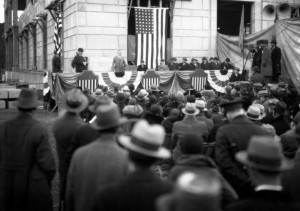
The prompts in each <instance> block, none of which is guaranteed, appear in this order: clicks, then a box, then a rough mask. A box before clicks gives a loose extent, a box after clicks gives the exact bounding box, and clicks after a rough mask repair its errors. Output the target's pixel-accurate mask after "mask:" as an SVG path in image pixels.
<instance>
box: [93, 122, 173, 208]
mask: <svg viewBox="0 0 300 211" xmlns="http://www.w3.org/2000/svg"><path fill="white" fill-rule="evenodd" d="M164 138H165V131H164V129H163V127H162V126H161V125H149V124H148V123H147V122H146V121H145V120H140V121H139V122H137V123H136V124H135V126H134V128H133V130H132V133H131V136H127V135H121V136H120V137H119V139H118V140H119V143H120V145H121V146H123V147H124V148H125V149H126V150H127V151H128V152H129V154H128V157H129V161H130V165H129V171H130V173H129V174H128V176H127V177H126V178H125V179H124V180H122V181H120V182H118V183H117V184H114V185H112V186H111V187H108V188H107V189H105V190H103V191H102V192H100V193H99V195H98V196H97V197H96V198H95V201H94V209H93V210H95V211H96V210H109V211H121V210H122V211H126V210H128V211H129V210H130V211H153V210H155V201H156V199H157V198H158V197H159V196H161V195H163V194H166V193H169V192H171V191H172V189H173V185H172V184H171V183H168V182H166V181H163V180H161V179H160V178H158V177H157V176H156V175H155V174H154V173H153V172H152V171H151V168H152V166H153V165H154V164H155V163H156V162H157V161H158V159H167V158H169V157H170V156H171V154H170V152H169V150H167V149H166V148H164V147H162V144H163V141H164Z"/></svg>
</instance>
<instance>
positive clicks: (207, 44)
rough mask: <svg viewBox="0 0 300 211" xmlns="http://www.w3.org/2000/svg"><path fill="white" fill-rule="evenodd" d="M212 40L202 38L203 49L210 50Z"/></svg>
mask: <svg viewBox="0 0 300 211" xmlns="http://www.w3.org/2000/svg"><path fill="white" fill-rule="evenodd" d="M209 46H210V41H209V38H202V50H205V51H206V50H209Z"/></svg>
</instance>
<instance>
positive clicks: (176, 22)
mask: <svg viewBox="0 0 300 211" xmlns="http://www.w3.org/2000/svg"><path fill="white" fill-rule="evenodd" d="M173 29H181V16H177V15H176V16H174V20H173Z"/></svg>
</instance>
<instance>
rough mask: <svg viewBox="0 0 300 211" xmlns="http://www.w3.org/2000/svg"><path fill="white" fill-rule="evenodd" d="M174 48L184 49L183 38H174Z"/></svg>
mask: <svg viewBox="0 0 300 211" xmlns="http://www.w3.org/2000/svg"><path fill="white" fill-rule="evenodd" d="M173 48H174V49H182V38H181V37H175V36H174V37H173Z"/></svg>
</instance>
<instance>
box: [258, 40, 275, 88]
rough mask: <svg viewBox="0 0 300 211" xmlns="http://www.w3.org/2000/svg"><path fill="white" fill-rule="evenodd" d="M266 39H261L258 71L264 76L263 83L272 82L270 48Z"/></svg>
mask: <svg viewBox="0 0 300 211" xmlns="http://www.w3.org/2000/svg"><path fill="white" fill-rule="evenodd" d="M268 44H269V41H268V40H262V55H261V71H260V73H261V74H263V75H264V77H265V83H270V82H272V76H273V71H272V60H271V49H270V47H269V45H268Z"/></svg>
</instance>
